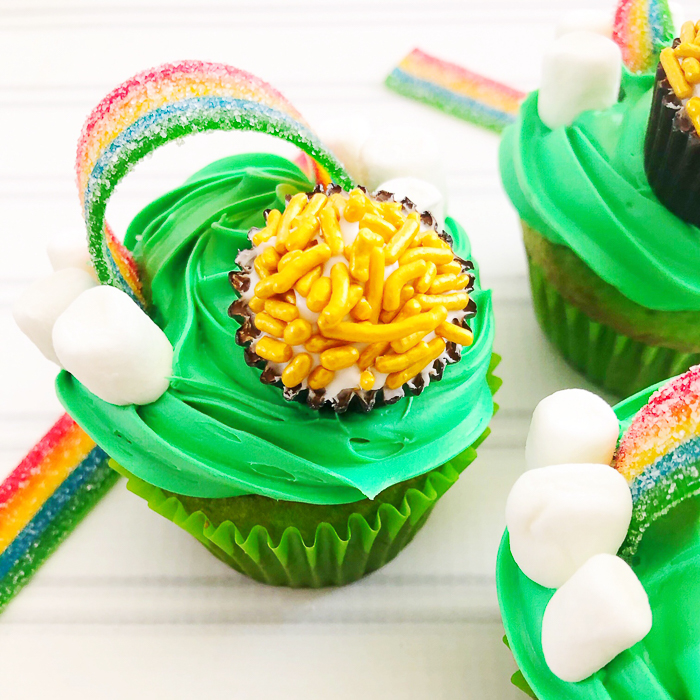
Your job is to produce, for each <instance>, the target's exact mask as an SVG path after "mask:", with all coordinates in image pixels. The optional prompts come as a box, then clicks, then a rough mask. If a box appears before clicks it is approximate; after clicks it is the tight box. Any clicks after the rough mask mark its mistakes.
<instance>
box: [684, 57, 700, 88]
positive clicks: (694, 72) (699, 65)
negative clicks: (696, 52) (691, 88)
mask: <svg viewBox="0 0 700 700" xmlns="http://www.w3.org/2000/svg"><path fill="white" fill-rule="evenodd" d="M683 75H685V79H686V80H687V81H688V82H689V83H697V82H700V61H698V59H697V58H684V59H683Z"/></svg>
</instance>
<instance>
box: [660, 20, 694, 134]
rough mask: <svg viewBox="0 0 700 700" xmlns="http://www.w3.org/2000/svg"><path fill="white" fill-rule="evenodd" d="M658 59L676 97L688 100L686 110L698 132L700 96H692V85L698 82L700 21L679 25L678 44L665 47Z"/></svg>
mask: <svg viewBox="0 0 700 700" xmlns="http://www.w3.org/2000/svg"><path fill="white" fill-rule="evenodd" d="M659 60H660V61H661V65H662V66H663V69H664V72H665V73H666V78H667V79H668V82H669V84H670V86H671V89H672V90H673V92H674V93H675V94H676V97H677V98H678V99H679V100H686V99H687V100H688V102H687V103H686V105H685V108H686V111H687V112H688V116H689V117H690V120H691V121H692V122H693V126H694V127H695V130H696V131H697V132H698V133H700V97H693V93H694V88H693V86H694V85H695V84H696V83H700V21H698V22H685V23H684V24H683V26H682V27H681V36H680V44H678V46H676V47H675V48H671V47H668V48H665V49H664V50H663V51H662V52H661V56H660V58H659ZM688 98H690V99H688Z"/></svg>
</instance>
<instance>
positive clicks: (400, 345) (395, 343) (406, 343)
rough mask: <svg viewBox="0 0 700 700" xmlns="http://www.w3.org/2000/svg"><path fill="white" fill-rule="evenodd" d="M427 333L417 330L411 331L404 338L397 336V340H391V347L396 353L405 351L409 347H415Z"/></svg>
mask: <svg viewBox="0 0 700 700" xmlns="http://www.w3.org/2000/svg"><path fill="white" fill-rule="evenodd" d="M426 335H427V333H426V332H425V331H418V332H417V333H411V335H407V336H406V337H405V338H399V339H398V340H392V341H391V349H392V350H393V351H394V352H395V353H398V354H401V353H404V352H407V351H408V350H410V349H411V348H413V347H415V346H416V345H418V343H420V342H421V341H422V340H423V338H425V336H426Z"/></svg>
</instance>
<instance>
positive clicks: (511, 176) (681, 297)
mask: <svg viewBox="0 0 700 700" xmlns="http://www.w3.org/2000/svg"><path fill="white" fill-rule="evenodd" d="M633 5H634V7H632V6H633ZM637 5H639V7H637ZM648 5H649V7H648V8H646V6H645V7H642V5H641V4H640V3H630V2H623V3H621V4H620V6H619V8H618V11H617V15H616V24H615V30H614V33H613V38H614V41H613V40H611V39H610V38H608V37H606V36H602V35H601V34H599V33H595V32H592V31H588V30H586V31H583V30H582V31H574V32H569V33H565V34H563V35H561V36H560V37H559V38H558V39H557V40H556V41H555V42H554V44H553V45H552V46H551V47H550V49H549V50H548V51H547V53H546V55H545V58H544V62H543V71H542V83H541V87H540V89H539V91H536V92H534V93H532V94H530V95H529V96H528V97H527V99H526V100H525V102H524V103H523V105H522V109H521V112H520V115H519V118H518V121H517V122H516V124H514V125H513V126H511V127H509V128H508V129H507V130H506V131H505V132H504V136H503V141H502V143H501V147H500V170H501V176H502V180H503V184H504V187H505V190H506V192H507V194H508V196H509V198H510V199H511V201H512V203H513V204H514V206H515V208H516V209H517V211H518V214H519V216H520V219H521V222H522V228H523V234H524V242H525V250H526V253H527V260H528V264H529V275H530V285H531V290H532V298H533V304H534V307H535V313H536V316H537V319H538V321H539V323H540V325H541V327H542V329H543V331H544V333H545V334H546V336H547V337H548V338H549V339H550V341H551V342H552V343H553V344H554V345H555V346H556V348H557V349H558V350H559V351H560V352H561V354H562V355H563V357H564V358H565V359H566V360H567V362H569V363H570V364H571V365H572V366H573V367H575V368H576V369H577V370H579V371H580V372H582V373H583V374H584V375H585V376H586V377H587V378H588V379H589V380H591V381H592V382H593V383H595V384H596V385H598V386H600V387H601V388H603V389H605V390H607V391H609V392H611V393H613V394H615V395H617V396H621V397H624V396H628V395H630V394H632V393H634V392H636V391H639V390H641V389H642V388H643V387H645V386H648V385H650V384H654V383H657V382H659V381H661V380H663V379H665V378H668V377H671V376H674V375H676V374H679V373H681V372H683V371H685V370H686V369H687V368H688V367H690V366H691V365H693V364H695V363H697V362H698V361H700V277H698V274H697V270H698V265H700V231H698V229H697V228H696V225H697V223H698V217H697V215H696V217H695V218H694V217H693V213H692V212H690V211H689V210H688V207H690V209H692V201H693V198H692V195H688V196H686V189H687V188H692V187H694V183H695V179H696V178H695V173H694V172H689V171H688V169H689V168H692V167H693V165H692V163H693V162H694V161H693V157H694V155H693V154H694V153H695V150H694V149H693V145H694V144H695V140H696V139H697V136H696V135H695V134H694V132H693V133H692V134H691V127H690V125H691V121H692V120H691V119H690V118H689V117H688V116H687V115H686V114H682V113H681V112H683V110H679V104H680V103H679V99H680V98H677V97H676V96H675V95H674V94H673V91H672V90H671V89H670V86H669V83H668V81H667V80H666V78H665V69H664V68H663V65H664V63H663V62H662V63H661V64H659V63H658V58H659V55H660V53H661V51H662V49H664V54H663V55H664V56H665V57H666V58H668V57H669V54H668V53H667V52H668V51H670V52H671V54H672V55H674V59H675V63H674V64H673V65H675V66H677V68H678V70H677V72H676V73H674V76H675V75H677V74H681V75H682V76H685V75H686V73H684V71H687V72H688V76H689V77H687V78H686V77H683V80H684V84H685V85H689V84H693V85H694V83H692V82H689V81H693V80H696V79H697V78H696V76H695V74H693V73H692V68H691V67H692V66H694V65H695V63H694V61H696V60H697V59H694V58H693V57H692V56H690V55H689V54H688V58H684V57H682V56H680V54H678V51H679V49H678V48H676V49H675V52H674V49H672V48H670V45H671V43H672V36H673V33H672V29H670V27H672V24H671V22H670V15H669V14H668V8H667V7H666V3H665V2H653V3H648ZM691 26H692V23H688V24H687V25H685V29H684V32H686V33H688V32H689V29H690V27H691ZM640 27H641V31H639V28H640ZM694 37H695V31H694V28H693V38H694ZM688 45H689V43H688V42H684V43H683V49H680V51H681V53H683V52H684V51H685V53H686V54H687V51H688V49H687V48H686V47H687V46H688ZM694 46H695V45H694V44H693V47H694ZM691 51H695V52H696V53H697V50H696V49H695V48H693V49H691ZM679 57H680V58H681V60H683V69H681V67H680V64H679V63H678V58H679ZM667 63H668V62H667ZM657 65H658V66H659V68H658V71H657ZM655 84H656V86H655ZM669 90H670V92H669ZM662 103H663V109H661V104H662ZM693 104H694V103H693ZM652 105H653V107H652ZM686 111H687V110H686ZM691 111H692V105H691ZM669 119H674V120H675V121H674V122H673V124H674V125H673V127H672V128H671V126H670V123H669ZM691 136H692V138H691ZM683 139H685V141H684V142H683V144H687V147H686V146H684V145H683V144H682V143H681V141H682V140H683ZM679 149H685V150H683V151H681V150H679ZM688 191H689V190H688ZM687 202H690V204H686V203H687ZM684 207H685V208H684Z"/></svg>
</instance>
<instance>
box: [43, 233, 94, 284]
mask: <svg viewBox="0 0 700 700" xmlns="http://www.w3.org/2000/svg"><path fill="white" fill-rule="evenodd" d="M46 253H47V255H48V256H49V261H50V262H51V267H53V269H54V270H56V271H58V270H65V269H66V268H68V267H75V268H78V269H79V270H85V271H86V272H89V273H90V274H91V275H93V276H94V275H95V268H94V267H93V266H92V260H90V253H89V252H88V246H87V240H86V238H85V235H84V234H83V235H80V234H78V233H59V234H56V235H55V236H54V237H53V238H52V239H51V240H50V241H49V244H48V246H47V247H46Z"/></svg>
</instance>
